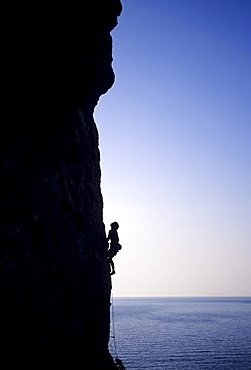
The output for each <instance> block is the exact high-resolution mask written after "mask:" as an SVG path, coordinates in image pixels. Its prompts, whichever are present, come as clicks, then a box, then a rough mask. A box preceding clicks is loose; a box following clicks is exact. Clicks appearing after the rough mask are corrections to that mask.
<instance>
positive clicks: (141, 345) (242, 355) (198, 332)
mask: <svg viewBox="0 0 251 370" xmlns="http://www.w3.org/2000/svg"><path fill="white" fill-rule="evenodd" d="M111 311H112V313H113V314H112V318H111V319H113V318H114V320H112V322H113V321H114V331H113V325H111V336H114V333H115V340H114V338H111V339H110V352H111V353H112V355H113V356H114V357H116V350H117V355H118V357H119V358H120V359H121V360H122V361H123V364H124V366H126V369H127V370H132V369H162V370H163V369H191V370H192V369H193V370H194V369H238V370H244V369H249V370H250V369H251V297H250V298H248V297H244V298H239V297H238V298H233V297H229V298H220V297H217V298H212V297H206V298H201V297H200V298H190V297H189V298H183V297H182V298H169V297H168V298H113V305H112V309H111Z"/></svg>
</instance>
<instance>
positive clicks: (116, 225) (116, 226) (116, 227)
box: [111, 221, 119, 230]
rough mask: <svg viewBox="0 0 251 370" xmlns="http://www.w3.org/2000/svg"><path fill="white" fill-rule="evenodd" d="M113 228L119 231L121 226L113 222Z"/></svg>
mask: <svg viewBox="0 0 251 370" xmlns="http://www.w3.org/2000/svg"><path fill="white" fill-rule="evenodd" d="M111 228H112V229H115V230H118V228H119V224H118V223H117V222H116V221H115V222H112V223H111Z"/></svg>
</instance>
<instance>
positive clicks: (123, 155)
mask: <svg viewBox="0 0 251 370" xmlns="http://www.w3.org/2000/svg"><path fill="white" fill-rule="evenodd" d="M250 19H251V1H249V0H124V1H123V12H122V14H121V16H120V17H119V24H118V26H117V27H116V28H115V29H114V31H113V32H112V37H113V57H114V62H113V68H114V71H115V75H116V82H115V84H114V86H113V87H112V89H111V90H110V91H109V92H108V93H107V94H105V95H104V96H102V97H101V98H100V101H99V104H98V106H97V107H96V109H95V120H96V122H97V126H98V129H99V134H100V151H101V169H102V182H101V187H102V193H103V198H104V222H105V225H106V229H107V232H108V229H109V225H110V223H111V222H113V221H115V220H116V221H117V222H118V223H119V224H120V228H119V235H120V241H121V244H122V246H123V249H122V251H120V252H119V254H118V255H117V256H116V257H115V258H114V262H115V267H116V275H114V276H113V278H112V279H113V293H114V295H115V296H181V295H182V296H184V295H202V296H204V295H251V272H250V271H251V268H250V266H251V104H250V102H251V93H250V92H251V86H250V85H251V84H250V77H251V22H250Z"/></svg>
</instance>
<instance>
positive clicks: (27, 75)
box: [2, 0, 121, 370]
mask: <svg viewBox="0 0 251 370" xmlns="http://www.w3.org/2000/svg"><path fill="white" fill-rule="evenodd" d="M84 3H85V2H83V4H81V6H78V5H76V4H74V2H69V3H68V2H61V5H60V7H58V8H56V7H55V8H54V7H52V6H51V4H50V5H49V6H46V4H45V2H44V3H41V4H40V3H38V2H33V5H30V4H29V7H28V6H25V4H22V2H21V3H20V5H18V6H16V7H15V5H14V6H13V5H12V7H10V6H9V8H6V9H5V12H4V17H5V21H6V23H5V24H6V27H5V31H6V32H5V34H6V37H5V40H4V45H3V51H4V52H3V58H4V69H3V70H2V71H3V74H4V82H3V84H2V96H3V95H4V96H5V101H4V113H5V117H6V121H5V123H4V122H2V125H4V135H3V143H2V147H3V148H4V191H3V193H2V194H3V204H4V207H3V217H4V231H5V233H4V236H5V243H4V248H3V252H2V253H3V255H2V263H3V271H4V284H3V291H2V320H3V325H2V326H3V338H2V343H4V345H3V347H4V349H3V356H2V363H6V364H8V368H11V366H13V367H14V366H18V367H20V366H22V365H23V366H25V367H26V368H33V369H34V368H48V367H49V368H53V367H54V368H61V367H63V366H64V368H67V366H70V368H71V369H80V368H86V369H87V368H88V369H104V370H105V369H113V368H114V364H113V361H112V359H111V356H110V354H109V352H108V341H109V326H110V290H111V281H110V276H109V267H108V264H107V259H106V249H107V242H106V236H105V229H104V225H103V220H102V209H103V202H102V195H101V191H100V166H99V159H100V158H99V149H98V132H97V128H96V125H95V122H94V120H93V110H94V107H95V105H96V104H97V101H98V99H99V97H100V95H102V94H104V93H105V92H106V91H107V90H108V89H109V88H110V87H111V86H112V84H113V82H114V74H113V70H112V67H111V62H112V40H111V36H110V31H111V30H112V29H113V28H114V27H115V26H116V24H117V16H119V14H120V12H121V3H120V1H119V0H106V1H105V0H93V1H92V2H90V4H88V5H84Z"/></svg>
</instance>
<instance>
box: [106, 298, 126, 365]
mask: <svg viewBox="0 0 251 370" xmlns="http://www.w3.org/2000/svg"><path fill="white" fill-rule="evenodd" d="M111 313H112V334H113V335H110V338H112V339H113V343H114V351H115V356H116V357H115V363H116V368H117V369H120V370H125V369H126V368H125V367H124V365H123V363H122V361H121V360H120V359H119V358H118V351H117V344H116V336H115V320H114V305H113V294H112V295H111Z"/></svg>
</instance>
